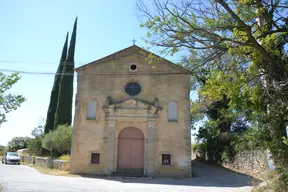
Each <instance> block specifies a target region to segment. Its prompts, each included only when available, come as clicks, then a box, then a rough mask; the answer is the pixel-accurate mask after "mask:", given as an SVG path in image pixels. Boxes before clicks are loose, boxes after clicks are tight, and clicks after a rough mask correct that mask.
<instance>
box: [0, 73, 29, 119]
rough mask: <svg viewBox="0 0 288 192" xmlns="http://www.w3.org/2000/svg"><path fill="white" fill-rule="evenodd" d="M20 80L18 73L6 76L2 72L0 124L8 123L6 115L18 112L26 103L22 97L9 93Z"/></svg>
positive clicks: (0, 82)
mask: <svg viewBox="0 0 288 192" xmlns="http://www.w3.org/2000/svg"><path fill="white" fill-rule="evenodd" d="M19 80H20V77H19V75H18V73H12V74H11V75H5V74H3V73H1V72H0V124H1V123H3V122H5V121H6V114H7V113H9V112H11V111H13V110H16V109H17V108H18V107H20V105H21V103H23V102H24V101H25V98H24V97H23V96H22V95H18V94H13V93H9V90H10V89H11V88H12V86H13V85H14V84H15V83H16V82H17V81H19Z"/></svg>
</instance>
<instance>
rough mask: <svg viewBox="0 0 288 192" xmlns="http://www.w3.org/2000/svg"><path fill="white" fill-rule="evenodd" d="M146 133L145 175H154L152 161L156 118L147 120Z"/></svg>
mask: <svg viewBox="0 0 288 192" xmlns="http://www.w3.org/2000/svg"><path fill="white" fill-rule="evenodd" d="M147 126H148V134H147V141H146V142H145V144H146V155H147V156H146V159H147V164H146V175H147V176H153V175H154V162H155V133H156V120H155V119H154V118H149V119H148V121H147Z"/></svg>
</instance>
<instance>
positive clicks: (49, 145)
mask: <svg viewBox="0 0 288 192" xmlns="http://www.w3.org/2000/svg"><path fill="white" fill-rule="evenodd" d="M54 138H55V137H54V132H50V133H47V134H46V135H45V136H44V138H43V139H42V147H43V148H44V149H46V150H48V151H50V153H51V156H52V155H53V149H54Z"/></svg>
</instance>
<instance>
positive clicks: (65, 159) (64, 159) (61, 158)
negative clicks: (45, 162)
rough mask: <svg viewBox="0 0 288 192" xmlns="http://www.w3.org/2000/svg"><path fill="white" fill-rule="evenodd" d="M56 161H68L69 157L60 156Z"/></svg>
mask: <svg viewBox="0 0 288 192" xmlns="http://www.w3.org/2000/svg"><path fill="white" fill-rule="evenodd" d="M58 159H60V160H63V161H70V155H62V156H61V157H59V158H58Z"/></svg>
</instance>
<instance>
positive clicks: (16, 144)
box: [7, 137, 31, 152]
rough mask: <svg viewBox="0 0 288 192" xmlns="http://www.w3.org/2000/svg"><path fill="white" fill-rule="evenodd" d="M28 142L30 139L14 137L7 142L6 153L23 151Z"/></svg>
mask: <svg viewBox="0 0 288 192" xmlns="http://www.w3.org/2000/svg"><path fill="white" fill-rule="evenodd" d="M30 140H31V138H30V137H14V138H12V139H11V141H9V142H8V144H7V151H11V152H15V151H17V150H19V149H25V148H27V147H28V143H29V141H30Z"/></svg>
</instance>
